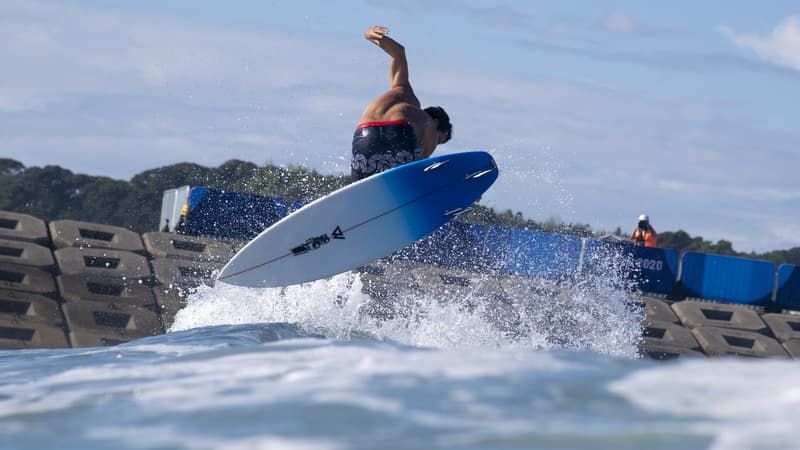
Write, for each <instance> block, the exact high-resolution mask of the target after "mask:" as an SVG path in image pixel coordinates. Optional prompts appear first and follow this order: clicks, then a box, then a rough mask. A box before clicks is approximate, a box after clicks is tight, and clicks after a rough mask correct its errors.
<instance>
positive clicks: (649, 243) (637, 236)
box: [631, 214, 658, 247]
mask: <svg viewBox="0 0 800 450" xmlns="http://www.w3.org/2000/svg"><path fill="white" fill-rule="evenodd" d="M657 238H658V233H656V230H654V229H653V227H652V226H651V225H650V217H648V216H647V214H642V215H641V216H639V223H638V224H637V225H636V229H635V230H633V234H631V242H632V243H633V245H644V246H645V247H655V246H656V240H657Z"/></svg>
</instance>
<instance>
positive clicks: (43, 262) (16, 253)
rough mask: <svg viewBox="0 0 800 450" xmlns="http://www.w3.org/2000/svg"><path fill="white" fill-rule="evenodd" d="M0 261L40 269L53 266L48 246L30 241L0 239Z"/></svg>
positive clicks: (50, 268)
mask: <svg viewBox="0 0 800 450" xmlns="http://www.w3.org/2000/svg"><path fill="white" fill-rule="evenodd" d="M0 262H3V263H10V264H19V265H23V266H31V267H35V268H37V269H41V270H47V271H49V270H52V269H53V268H54V267H55V260H54V259H53V252H52V251H51V250H50V248H49V247H45V246H43V245H39V244H37V243H35V242H32V241H15V240H11V239H0Z"/></svg>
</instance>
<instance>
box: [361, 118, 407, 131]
mask: <svg viewBox="0 0 800 450" xmlns="http://www.w3.org/2000/svg"><path fill="white" fill-rule="evenodd" d="M404 123H408V121H407V120H386V121H382V122H362V123H360V124H358V126H357V127H356V130H360V129H362V128H365V127H385V126H387V125H400V124H404Z"/></svg>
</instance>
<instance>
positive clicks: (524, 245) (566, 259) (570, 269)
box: [506, 229, 583, 279]
mask: <svg viewBox="0 0 800 450" xmlns="http://www.w3.org/2000/svg"><path fill="white" fill-rule="evenodd" d="M582 245H583V243H582V240H581V238H579V237H577V236H570V235H565V234H555V233H545V232H542V231H527V230H517V229H513V230H511V233H510V234H509V247H510V259H509V261H508V265H507V266H506V268H507V270H508V272H509V273H511V274H514V275H522V276H526V277H537V278H544V279H560V278H564V277H566V276H569V275H571V274H573V273H575V272H576V271H577V269H578V264H579V263H580V255H581V247H582Z"/></svg>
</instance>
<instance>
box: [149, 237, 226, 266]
mask: <svg viewBox="0 0 800 450" xmlns="http://www.w3.org/2000/svg"><path fill="white" fill-rule="evenodd" d="M142 238H143V240H144V245H145V248H146V249H147V253H149V254H150V256H152V257H154V258H180V259H191V260H196V261H216V262H220V263H227V262H228V260H229V259H231V257H232V256H233V250H232V248H231V246H230V245H228V244H226V243H224V242H222V241H218V240H216V239H208V238H200V237H196V236H185V235H180V234H175V233H160V232H159V233H145V234H144V235H143V236H142Z"/></svg>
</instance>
